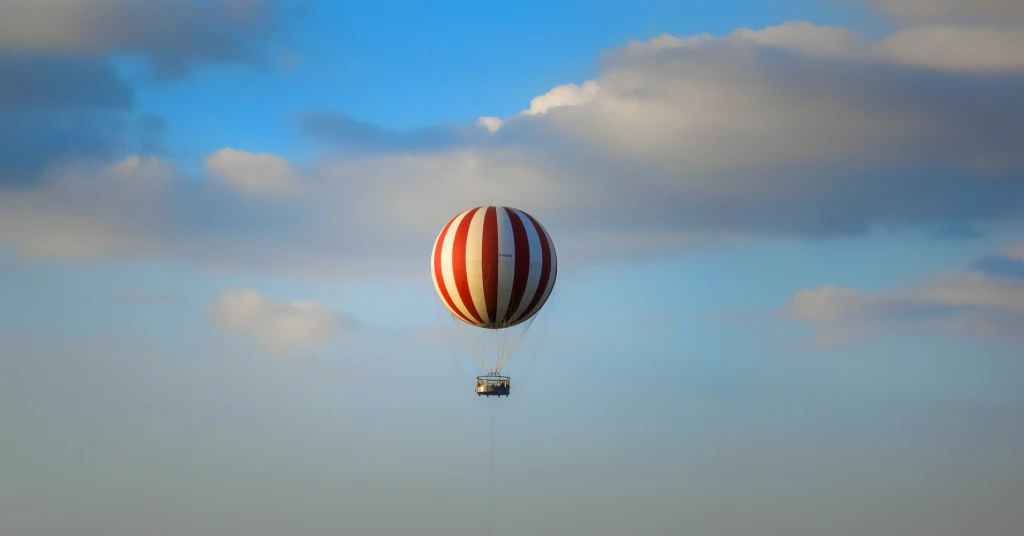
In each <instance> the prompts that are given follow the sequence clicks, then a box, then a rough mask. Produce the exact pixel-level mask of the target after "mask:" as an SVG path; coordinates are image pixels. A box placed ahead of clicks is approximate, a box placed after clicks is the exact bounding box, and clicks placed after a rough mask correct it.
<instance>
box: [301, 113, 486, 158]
mask: <svg viewBox="0 0 1024 536" xmlns="http://www.w3.org/2000/svg"><path fill="white" fill-rule="evenodd" d="M300 127H301V128H302V131H303V133H304V134H305V135H306V136H309V137H310V138H312V139H315V140H319V141H321V142H325V143H328V144H330V145H332V146H334V147H335V148H337V149H342V150H356V151H361V152H365V151H386V152H393V151H410V152H412V151H415V152H423V151H440V150H445V149H451V148H456V147H463V146H467V145H470V144H472V143H485V142H486V141H487V136H486V135H485V134H486V133H487V131H486V128H485V127H484V126H482V125H457V124H450V125H439V126H433V127H427V128H421V129H415V130H409V131H392V130H388V129H384V128H381V127H379V126H377V125H374V124H372V123H366V122H363V121H359V120H356V119H354V118H352V117H350V116H349V115H347V114H344V113H341V112H335V111H329V110H321V111H315V112H310V113H308V114H306V115H304V116H303V117H302V119H301V121H300Z"/></svg>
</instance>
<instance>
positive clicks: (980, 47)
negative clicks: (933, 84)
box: [878, 25, 1024, 73]
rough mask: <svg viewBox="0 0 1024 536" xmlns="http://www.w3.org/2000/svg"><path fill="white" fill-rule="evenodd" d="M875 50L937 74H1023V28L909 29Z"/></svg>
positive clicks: (939, 27) (949, 27)
mask: <svg viewBox="0 0 1024 536" xmlns="http://www.w3.org/2000/svg"><path fill="white" fill-rule="evenodd" d="M878 49H879V50H880V52H881V53H882V55H883V56H884V57H886V58H888V59H890V60H892V61H895V62H898V63H902V64H905V65H912V66H918V67H926V68H929V69H935V70H941V71H954V72H968V73H1000V72H1013V73H1020V72H1024V54H1021V53H1020V51H1021V50H1024V27H1022V28H998V27H985V26H980V27H970V26H949V25H945V26H924V27H919V28H909V29H906V30H901V31H899V32H897V33H895V34H894V35H892V36H890V37H888V38H886V39H885V40H883V41H882V42H881V43H880V44H879V46H878Z"/></svg>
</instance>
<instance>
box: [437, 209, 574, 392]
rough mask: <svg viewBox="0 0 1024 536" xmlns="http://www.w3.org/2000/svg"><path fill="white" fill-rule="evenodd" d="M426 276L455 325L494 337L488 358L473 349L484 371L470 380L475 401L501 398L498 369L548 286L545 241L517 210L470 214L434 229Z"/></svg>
mask: <svg viewBox="0 0 1024 536" xmlns="http://www.w3.org/2000/svg"><path fill="white" fill-rule="evenodd" d="M430 271H431V275H432V279H433V281H434V289H435V290H436V291H437V295H438V297H440V299H441V302H442V303H443V304H444V306H445V307H446V308H447V309H448V312H449V313H450V314H451V316H452V318H454V319H455V321H456V323H457V324H460V325H462V326H468V328H469V329H472V330H486V333H489V334H494V335H495V337H494V339H495V341H494V342H495V343H496V344H495V348H494V349H493V351H492V350H488V349H481V348H474V350H476V351H477V354H478V355H477V357H478V358H479V359H480V365H481V367H482V368H483V372H484V374H482V375H480V376H478V377H477V385H476V393H477V395H480V396H499V397H500V396H508V395H509V392H510V388H511V380H510V378H509V377H508V376H505V375H502V369H503V368H504V367H505V365H506V364H507V363H508V359H509V357H510V356H511V354H512V353H513V352H514V350H515V347H516V346H517V344H518V342H519V339H520V337H521V336H522V335H523V334H525V332H526V330H527V329H528V328H529V326H530V324H531V323H532V321H533V319H534V318H535V317H536V315H537V312H538V311H540V310H541V308H542V307H543V306H544V304H545V303H546V302H547V300H548V297H549V296H550V295H551V291H552V289H554V287H555V279H556V276H557V273H558V262H557V258H556V255H555V246H554V243H553V242H552V241H551V236H550V235H548V232H547V231H546V230H545V229H544V227H543V226H542V225H541V224H540V223H539V222H538V221H537V220H536V219H534V218H533V216H530V215H529V214H527V213H526V212H523V211H522V210H519V209H515V208H510V207H503V206H495V205H491V206H481V207H476V208H472V209H469V210H467V211H465V212H462V213H460V214H458V215H456V216H455V217H454V218H452V219H451V220H449V221H448V224H447V225H445V226H444V228H443V229H442V230H441V233H440V234H439V235H438V236H437V240H435V241H434V249H433V253H432V254H431V265H430Z"/></svg>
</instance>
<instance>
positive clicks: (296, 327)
mask: <svg viewBox="0 0 1024 536" xmlns="http://www.w3.org/2000/svg"><path fill="white" fill-rule="evenodd" d="M208 314H209V317H210V319H211V321H213V322H214V323H215V324H216V325H218V326H220V327H222V328H224V329H225V330H227V331H229V332H231V333H234V334H238V335H243V336H246V337H250V338H252V339H254V340H256V341H257V342H258V343H259V344H260V345H261V346H262V347H263V348H264V349H265V350H267V351H269V352H271V353H273V354H276V355H287V354H288V353H290V352H291V351H292V350H293V349H295V348H296V347H300V346H302V347H307V346H320V345H322V344H324V343H325V342H327V340H328V339H329V338H330V337H331V336H332V335H334V334H335V333H336V332H337V331H338V330H339V329H342V328H344V327H346V326H347V325H348V322H349V320H348V319H347V318H346V317H344V316H342V315H339V314H338V313H335V312H333V311H331V310H329V309H327V308H325V307H323V306H321V305H318V304H316V303H313V302H308V301H295V302H292V303H284V302H280V301H276V300H273V299H271V298H266V297H264V296H262V295H260V293H259V292H256V291H254V290H243V291H238V292H225V293H224V294H222V295H221V296H220V298H219V299H217V301H216V302H215V303H214V304H213V305H211V306H210V309H209V311H208Z"/></svg>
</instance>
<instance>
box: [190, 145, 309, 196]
mask: <svg viewBox="0 0 1024 536" xmlns="http://www.w3.org/2000/svg"><path fill="white" fill-rule="evenodd" d="M206 170H207V172H209V173H211V174H212V175H214V176H215V177H218V178H220V179H222V180H223V181H224V182H225V183H226V184H228V185H229V186H230V187H232V188H234V189H236V190H238V191H240V192H244V193H246V194H249V195H255V196H265V197H280V196H291V195H294V194H296V193H297V192H298V191H299V189H300V187H301V180H300V179H299V173H298V171H297V170H296V169H295V166H294V165H292V163H291V162H289V161H288V160H287V159H284V158H281V157H280V156H277V155H273V154H269V153H250V152H248V151H240V150H237V149H232V148H231V147H225V148H223V149H220V150H219V151H217V152H215V153H213V154H211V155H210V156H208V157H206Z"/></svg>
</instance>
